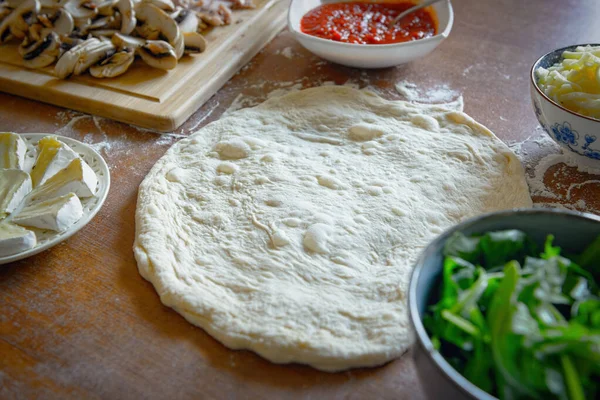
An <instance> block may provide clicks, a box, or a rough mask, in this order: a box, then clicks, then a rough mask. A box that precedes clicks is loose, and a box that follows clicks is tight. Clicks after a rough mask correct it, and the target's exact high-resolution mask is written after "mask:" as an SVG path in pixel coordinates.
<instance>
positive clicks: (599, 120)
mask: <svg viewBox="0 0 600 400" xmlns="http://www.w3.org/2000/svg"><path fill="white" fill-rule="evenodd" d="M579 46H600V44H597V43H584V44H572V45H570V46H565V47H561V48H558V49H555V50H552V51H549V52H547V53H546V54H544V55H543V56H541V57H540V58H538V59H537V60H536V61H535V62H534V63H533V65H532V66H531V71H530V72H529V78H530V79H531V83H532V84H533V87H534V88H535V90H537V92H538V93H539V94H540V95H541V96H542V97H543V98H544V99H546V100H547V101H549V102H550V103H551V104H553V105H555V106H556V107H558V108H560V109H561V110H563V111H566V112H568V113H569V114H572V115H575V116H577V117H581V118H584V119H587V120H590V121H593V122H598V123H600V119H597V118H592V117H588V116H587V115H583V114H579V113H577V112H575V111H572V110H569V109H568V108H566V107H564V106H562V105H561V104H559V103H557V102H556V101H554V100H552V99H551V98H550V97H548V96H547V95H546V93H544V91H543V90H541V89H540V87H539V86H538V83H537V79H536V77H535V71H536V70H537V69H538V68H539V66H538V65H539V63H540V62H541V61H542V60H543V59H544V58H546V57H547V56H549V55H550V54H552V53H556V52H561V53H562V52H564V51H566V50H567V49H570V48H573V47H579Z"/></svg>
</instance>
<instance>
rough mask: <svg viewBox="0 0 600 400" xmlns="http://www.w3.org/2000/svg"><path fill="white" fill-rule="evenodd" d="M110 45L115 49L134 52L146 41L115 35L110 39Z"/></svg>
mask: <svg viewBox="0 0 600 400" xmlns="http://www.w3.org/2000/svg"><path fill="white" fill-rule="evenodd" d="M111 40H112V43H113V44H114V45H115V46H116V47H117V49H119V50H122V49H133V50H136V49H138V48H140V47H142V46H143V45H144V44H145V43H146V41H145V40H144V39H140V38H137V37H133V36H128V35H122V34H120V33H115V34H114V35H113V36H112V38H111Z"/></svg>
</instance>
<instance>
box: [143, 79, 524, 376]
mask: <svg viewBox="0 0 600 400" xmlns="http://www.w3.org/2000/svg"><path fill="white" fill-rule="evenodd" d="M531 205H532V203H531V198H530V197H529V192H528V188H527V185H526V183H525V179H524V173H523V169H522V167H521V165H520V163H519V161H518V160H517V158H516V157H515V156H514V154H513V153H511V151H510V150H509V149H508V148H507V147H506V146H505V145H504V144H503V143H502V142H501V141H500V140H498V139H497V138H496V137H495V136H494V135H493V134H492V133H491V132H490V131H489V130H487V129H486V128H485V127H483V126H482V125H480V124H478V123H477V122H475V121H473V119H471V118H470V117H469V116H467V115H466V114H463V113H462V112H459V111H454V110H450V109H448V108H443V107H439V106H431V105H430V106H422V105H415V104H410V103H405V102H399V101H386V100H383V99H381V98H379V97H378V96H376V95H374V94H372V93H369V92H364V91H358V90H355V89H351V88H347V87H322V88H315V89H309V90H304V91H300V92H296V93H291V94H288V95H286V96H283V97H278V98H274V99H271V100H269V101H267V102H265V103H263V104H262V105H260V106H258V107H255V108H252V109H245V110H241V111H239V112H236V113H233V114H231V115H230V116H228V117H226V118H223V119H221V120H219V121H217V122H214V123H212V124H210V125H208V126H206V127H205V128H203V129H201V130H200V131H199V132H197V133H196V134H194V135H192V136H190V137H189V138H187V139H184V140H181V141H180V142H178V143H177V144H175V145H174V146H173V147H172V148H171V149H170V150H169V151H168V152H167V153H166V155H165V156H164V157H163V158H162V159H160V160H159V161H158V162H157V163H156V165H155V166H154V168H152V170H151V171H150V173H149V174H148V176H147V177H146V179H145V180H144V181H143V183H142V184H141V186H140V190H139V197H138V204H137V212H136V240H135V245H134V251H135V256H136V259H137V262H138V266H139V270H140V273H141V274H142V276H143V277H144V278H146V279H147V280H149V281H151V282H152V283H153V284H154V287H155V288H156V290H157V292H158V294H159V295H160V298H161V301H162V302H163V303H164V304H165V305H167V306H169V307H172V308H174V309H175V310H176V311H177V312H179V313H180V314H182V315H183V316H184V317H185V318H186V319H187V320H188V321H190V322H191V323H193V324H195V325H198V326H200V327H202V328H204V329H205V330H206V331H207V332H208V333H210V334H211V335H212V336H213V337H215V338H216V339H217V340H219V341H221V342H222V343H223V344H225V345H226V346H228V347H230V348H233V349H250V350H253V351H255V352H257V353H258V354H260V355H261V356H263V357H265V358H267V359H269V360H271V361H273V362H276V363H289V362H298V363H304V364H309V365H311V366H313V367H315V368H318V369H321V370H326V371H338V370H343V369H347V368H352V367H359V366H375V365H380V364H382V363H385V362H386V361H389V360H391V359H393V358H395V357H398V356H400V355H401V354H402V353H403V352H404V351H405V350H406V349H407V348H408V346H409V345H410V344H411V342H412V332H411V328H410V326H409V322H408V318H407V309H406V300H407V299H406V288H407V285H408V280H409V275H410V272H411V266H412V265H413V262H414V261H415V258H416V257H417V256H418V254H419V252H420V251H421V249H422V248H423V246H425V245H426V244H427V243H428V242H429V241H430V240H431V239H432V238H434V237H435V236H436V235H438V234H439V233H440V232H442V231H443V230H444V229H446V228H448V227H450V226H451V225H453V224H456V223H457V222H459V221H461V220H462V219H464V218H466V217H471V216H474V215H477V214H480V213H483V212H488V211H494V210H500V209H506V208H512V207H527V206H531Z"/></svg>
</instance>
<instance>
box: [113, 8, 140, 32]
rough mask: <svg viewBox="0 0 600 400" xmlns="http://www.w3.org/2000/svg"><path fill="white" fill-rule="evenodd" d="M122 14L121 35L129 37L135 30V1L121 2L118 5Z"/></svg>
mask: <svg viewBox="0 0 600 400" xmlns="http://www.w3.org/2000/svg"><path fill="white" fill-rule="evenodd" d="M116 8H117V10H119V13H121V33H123V34H125V35H129V34H130V33H131V32H133V30H134V29H135V23H136V18H135V10H134V9H133V8H134V4H133V0H119V1H118V2H117V4H116Z"/></svg>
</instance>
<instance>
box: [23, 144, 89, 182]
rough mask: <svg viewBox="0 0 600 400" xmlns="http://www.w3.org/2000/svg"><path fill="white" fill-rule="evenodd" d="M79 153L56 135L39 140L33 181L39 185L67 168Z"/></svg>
mask: <svg viewBox="0 0 600 400" xmlns="http://www.w3.org/2000/svg"><path fill="white" fill-rule="evenodd" d="M76 158H79V155H78V154H77V153H75V152H74V151H73V149H71V148H70V147H69V146H67V145H66V144H64V143H63V142H61V141H60V140H58V139H57V138H56V136H46V137H44V138H42V139H41V140H40V141H39V142H38V157H37V159H36V161H35V165H34V166H33V169H32V170H31V183H32V184H33V187H38V186H39V185H42V184H43V183H44V182H46V181H47V180H48V179H50V178H51V177H53V176H54V175H55V174H56V173H57V172H58V171H60V170H62V169H64V168H66V167H67V166H68V165H69V164H70V163H71V161H73V160H74V159H76Z"/></svg>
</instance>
